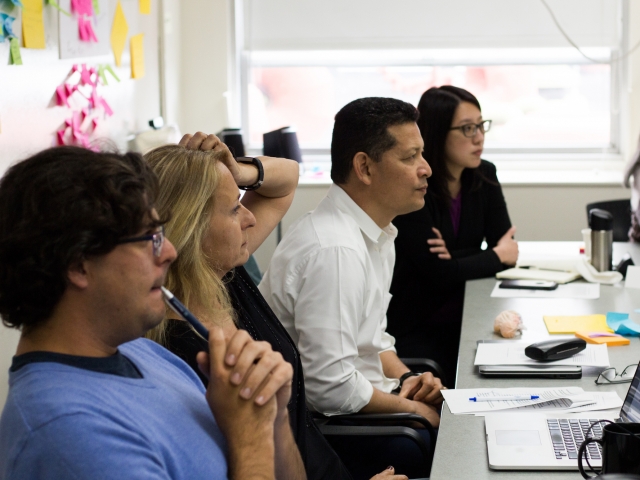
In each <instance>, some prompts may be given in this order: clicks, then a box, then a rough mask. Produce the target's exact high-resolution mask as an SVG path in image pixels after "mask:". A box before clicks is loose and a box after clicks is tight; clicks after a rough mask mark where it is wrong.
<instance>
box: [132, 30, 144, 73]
mask: <svg viewBox="0 0 640 480" xmlns="http://www.w3.org/2000/svg"><path fill="white" fill-rule="evenodd" d="M129 45H131V77H132V78H142V77H144V33H139V34H138V35H134V36H133V37H131V39H130V40H129Z"/></svg>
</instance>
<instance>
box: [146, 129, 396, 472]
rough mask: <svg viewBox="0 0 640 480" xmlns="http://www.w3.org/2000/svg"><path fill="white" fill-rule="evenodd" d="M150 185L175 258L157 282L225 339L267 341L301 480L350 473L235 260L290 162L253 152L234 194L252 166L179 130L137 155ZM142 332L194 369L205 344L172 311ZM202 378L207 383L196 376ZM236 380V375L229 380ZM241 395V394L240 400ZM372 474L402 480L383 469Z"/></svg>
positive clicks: (280, 191)
mask: <svg viewBox="0 0 640 480" xmlns="http://www.w3.org/2000/svg"><path fill="white" fill-rule="evenodd" d="M145 158H146V160H147V161H148V162H149V164H150V165H151V167H152V168H153V170H154V171H155V172H156V174H157V176H158V179H159V183H160V194H159V197H158V200H157V203H156V207H157V210H158V212H159V214H160V216H162V217H163V218H164V216H165V215H169V214H170V215H171V219H170V220H169V222H168V223H167V224H166V225H165V229H166V235H167V238H169V239H170V240H171V242H172V243H173V244H174V245H175V248H176V250H177V251H178V259H177V260H176V261H175V262H174V264H173V265H172V267H171V268H170V270H169V274H168V276H167V281H166V285H167V288H169V290H171V291H173V292H174V293H175V294H176V296H178V298H181V299H183V301H184V303H185V304H186V305H187V307H188V308H189V309H190V310H191V311H192V312H193V313H195V314H196V316H198V317H199V318H200V319H201V320H202V321H203V323H204V324H205V325H207V324H208V325H214V324H217V325H221V326H222V328H223V329H224V330H225V332H226V333H227V334H228V335H231V334H233V332H234V331H235V330H236V329H237V328H241V329H244V330H247V331H248V332H249V334H250V335H251V336H252V337H253V339H254V340H262V341H267V342H269V343H270V344H271V346H272V348H273V349H274V350H275V351H278V352H280V353H281V354H282V355H283V357H284V358H285V360H287V361H288V362H289V363H291V364H292V366H293V369H294V376H293V385H292V393H291V400H290V402H289V406H288V411H289V422H290V424H291V429H292V431H293V433H294V437H295V439H296V443H297V445H298V448H299V450H300V453H301V455H302V459H303V462H304V464H305V470H306V473H307V477H308V478H309V479H322V478H331V479H350V478H351V476H350V474H349V473H348V471H347V470H346V468H345V467H344V465H343V464H342V462H341V461H340V459H339V458H338V456H337V455H336V453H335V452H334V451H333V450H332V449H331V447H330V446H329V445H328V443H327V442H326V441H325V439H324V437H323V436H322V434H321V433H320V432H319V431H318V430H317V428H316V427H315V424H314V422H313V420H312V419H311V418H310V417H309V413H308V411H307V409H306V400H305V393H304V381H303V376H302V366H301V364H300V360H299V355H298V351H297V349H296V346H295V344H294V343H293V341H292V340H291V338H290V337H289V335H288V334H287V332H286V330H285V329H284V328H283V327H282V325H281V324H280V322H279V321H278V319H277V318H276V317H275V315H274V314H273V312H272V311H271V309H270V308H269V306H268V305H267V303H266V302H265V301H264V299H263V298H262V296H261V295H260V293H259V292H258V289H257V287H256V286H255V284H254V283H253V282H252V281H251V279H250V278H249V275H248V274H247V272H246V270H245V269H244V268H243V267H242V265H243V264H244V263H245V262H246V261H247V259H248V258H249V255H250V254H251V253H253V252H254V251H255V250H256V249H257V248H258V247H259V246H260V244H261V243H262V242H263V241H264V239H265V238H266V237H267V236H268V235H269V233H271V231H272V230H273V229H274V228H275V226H276V225H277V224H278V222H279V221H280V219H281V218H282V217H283V216H284V214H285V212H286V211H287V209H288V208H289V205H290V204H291V201H292V199H293V195H294V191H295V188H296V185H297V181H298V164H297V163H296V162H294V161H291V160H286V159H282V158H269V157H260V158H259V159H258V161H259V162H260V163H261V167H262V170H263V177H264V181H263V182H262V183H261V184H260V185H259V188H256V189H253V190H249V191H247V192H246V193H245V195H244V196H243V197H242V200H240V198H239V192H238V188H243V187H247V186H249V187H251V186H255V185H257V184H258V183H259V177H260V168H259V167H258V166H256V162H255V161H254V162H253V163H239V162H236V160H235V159H234V158H233V157H232V156H231V154H230V152H229V150H228V149H227V147H226V146H225V145H224V144H223V143H222V142H220V140H219V139H218V138H217V137H216V136H215V135H205V134H203V133H200V132H198V133H196V134H195V135H193V136H191V135H185V136H184V137H183V139H182V140H181V142H180V144H179V145H166V146H163V147H160V148H157V149H155V150H153V151H151V152H149V153H148V154H146V155H145ZM151 338H153V339H154V340H156V341H158V342H160V343H162V344H163V345H165V346H166V347H167V348H168V349H169V350H171V351H172V352H174V353H175V354H176V355H178V356H179V357H181V358H182V359H183V360H185V361H186V362H187V363H188V364H189V365H190V366H191V367H192V368H193V369H194V370H195V371H196V373H198V374H199V375H201V373H200V372H199V370H198V367H197V364H196V362H195V357H196V354H197V353H198V352H199V351H202V350H203V349H205V348H206V342H205V341H204V339H202V338H201V337H199V336H198V335H197V333H195V332H194V331H193V329H191V327H190V326H189V325H188V324H187V322H184V321H182V320H180V319H179V318H178V317H177V315H175V314H173V312H171V311H168V312H167V318H166V319H165V321H164V322H163V324H162V325H161V326H160V327H159V328H158V329H156V330H155V331H154V332H153V333H152V335H151ZM201 378H202V380H203V381H204V382H205V383H206V381H207V379H206V378H205V377H203V376H202V375H201ZM236 380H237V382H238V383H240V382H241V379H236ZM249 395H251V393H250V392H248V393H247V396H249ZM374 478H376V479H401V478H406V477H404V476H401V475H395V474H394V471H393V468H390V469H387V470H385V471H384V472H383V473H381V474H379V475H376V477H374Z"/></svg>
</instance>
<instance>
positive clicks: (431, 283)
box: [387, 160, 511, 344]
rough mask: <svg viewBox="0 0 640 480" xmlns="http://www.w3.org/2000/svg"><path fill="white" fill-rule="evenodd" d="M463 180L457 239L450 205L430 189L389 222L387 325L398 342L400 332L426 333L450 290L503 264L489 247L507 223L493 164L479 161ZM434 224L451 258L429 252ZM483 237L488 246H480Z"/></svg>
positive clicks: (507, 214) (502, 233) (434, 323)
mask: <svg viewBox="0 0 640 480" xmlns="http://www.w3.org/2000/svg"><path fill="white" fill-rule="evenodd" d="M477 173H480V174H481V175H482V177H484V178H486V180H482V179H477V177H476V180H475V182H474V176H476V175H477ZM478 180H479V181H478ZM461 182H462V189H461V191H462V211H461V214H460V226H459V230H458V236H457V238H456V237H454V234H453V224H452V222H451V215H450V213H449V210H448V209H446V208H441V206H440V204H439V203H438V202H437V201H436V199H435V198H434V196H433V195H431V194H430V193H429V191H427V195H426V196H425V206H424V207H423V208H422V209H421V210H418V211H417V212H413V213H409V214H407V215H401V216H399V217H396V218H395V220H394V221H393V224H394V225H395V226H396V227H397V228H398V238H397V239H396V241H395V246H396V264H395V269H394V272H393V281H392V284H391V293H392V294H393V298H392V300H391V303H390V304H389V310H388V313H387V318H388V330H389V331H390V332H391V333H392V334H393V335H394V336H395V337H396V340H397V341H398V343H399V344H401V343H402V339H403V337H407V336H411V335H425V334H426V332H425V330H427V329H428V325H430V324H432V325H437V324H438V318H435V317H436V315H435V314H436V313H437V312H438V310H440V308H441V307H442V306H443V305H444V303H446V301H447V300H448V299H449V298H451V294H452V293H453V292H454V291H456V290H458V291H459V290H461V289H464V282H465V281H467V280H472V279H475V278H483V277H490V276H492V275H495V274H496V273H497V272H499V271H501V270H504V269H505V268H506V266H505V265H503V264H502V263H501V262H500V260H499V258H498V255H496V253H495V252H494V251H493V250H492V248H493V247H495V246H496V244H497V243H498V240H499V239H500V238H501V237H502V236H503V235H504V234H505V233H506V232H507V230H509V228H511V221H510V220H509V213H508V212H507V204H506V202H505V200H504V196H503V195H502V188H501V187H500V183H499V182H498V177H497V176H496V167H495V166H494V165H493V164H492V163H490V162H487V161H486V160H482V162H481V164H480V166H479V167H478V172H475V170H472V169H465V170H464V171H463V173H462V177H461ZM474 183H477V185H475V186H474V185H473V184H474ZM432 227H435V228H437V229H438V230H440V232H441V233H442V236H443V238H444V240H445V242H446V245H447V249H448V250H449V253H451V257H452V258H451V260H441V259H439V258H438V256H437V254H433V253H431V252H430V251H429V244H427V239H429V238H437V237H436V235H435V233H433V231H432V230H431V228H432ZM484 240H486V242H487V246H488V248H487V249H486V250H481V249H480V246H481V244H482V242H483V241H484ZM425 327H427V328H425Z"/></svg>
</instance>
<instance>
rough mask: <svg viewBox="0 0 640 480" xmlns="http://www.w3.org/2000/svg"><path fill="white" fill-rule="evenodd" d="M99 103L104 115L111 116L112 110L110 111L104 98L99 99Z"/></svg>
mask: <svg viewBox="0 0 640 480" xmlns="http://www.w3.org/2000/svg"><path fill="white" fill-rule="evenodd" d="M100 101H101V103H102V106H103V107H104V113H106V114H107V116H111V115H113V110H111V107H110V106H109V104H108V103H107V101H106V100H105V99H104V98H101V99H100Z"/></svg>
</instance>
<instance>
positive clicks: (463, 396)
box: [442, 387, 622, 415]
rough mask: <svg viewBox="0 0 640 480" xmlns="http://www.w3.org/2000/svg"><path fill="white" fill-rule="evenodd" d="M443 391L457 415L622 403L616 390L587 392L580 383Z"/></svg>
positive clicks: (617, 405)
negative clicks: (473, 399) (529, 397)
mask: <svg viewBox="0 0 640 480" xmlns="http://www.w3.org/2000/svg"><path fill="white" fill-rule="evenodd" d="M442 395H443V396H444V399H445V400H446V402H447V405H448V406H449V410H451V413H453V414H454V415H485V414H486V413H491V412H498V411H504V412H508V413H519V412H522V413H531V412H533V411H536V412H544V413H551V412H559V411H561V412H565V413H576V412H586V411H593V410H608V409H610V408H620V407H622V399H621V398H620V397H619V396H618V394H617V393H616V392H585V391H584V390H583V389H582V388H580V387H560V388H475V389H474V388H469V389H455V390H442ZM514 395H529V396H531V395H537V396H539V397H540V398H538V399H536V400H509V397H511V396H514ZM483 397H485V398H501V397H503V398H505V400H490V401H475V402H474V401H471V400H469V399H470V398H483Z"/></svg>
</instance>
